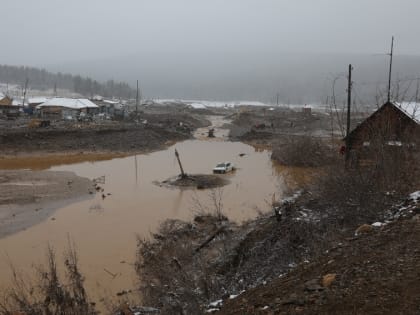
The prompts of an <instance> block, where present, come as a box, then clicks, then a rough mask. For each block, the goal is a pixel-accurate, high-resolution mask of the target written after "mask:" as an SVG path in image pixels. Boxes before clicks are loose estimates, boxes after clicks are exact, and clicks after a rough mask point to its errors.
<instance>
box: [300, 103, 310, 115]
mask: <svg viewBox="0 0 420 315" xmlns="http://www.w3.org/2000/svg"><path fill="white" fill-rule="evenodd" d="M302 113H303V115H304V116H311V115H312V106H310V105H306V104H305V106H303V108H302Z"/></svg>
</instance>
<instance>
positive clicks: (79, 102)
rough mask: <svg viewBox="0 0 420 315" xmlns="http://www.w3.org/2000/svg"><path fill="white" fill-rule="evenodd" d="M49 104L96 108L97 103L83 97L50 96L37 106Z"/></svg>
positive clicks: (75, 107)
mask: <svg viewBox="0 0 420 315" xmlns="http://www.w3.org/2000/svg"><path fill="white" fill-rule="evenodd" d="M49 106H58V107H66V108H71V109H82V108H98V105H96V104H94V103H92V102H91V101H89V100H88V99H85V98H59V97H56V98H52V99H49V100H47V101H46V102H44V103H42V104H40V105H38V106H37V107H39V108H42V107H49Z"/></svg>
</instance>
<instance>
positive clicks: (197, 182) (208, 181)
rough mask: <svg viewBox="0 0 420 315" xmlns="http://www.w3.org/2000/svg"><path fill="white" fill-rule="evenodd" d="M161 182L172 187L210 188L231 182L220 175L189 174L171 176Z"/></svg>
mask: <svg viewBox="0 0 420 315" xmlns="http://www.w3.org/2000/svg"><path fill="white" fill-rule="evenodd" d="M160 184H162V185H167V186H172V187H182V188H197V189H208V188H216V187H222V186H225V185H227V184H229V180H227V179H226V178H223V176H220V175H205V174H194V175H190V174H188V175H186V177H182V176H176V177H173V178H169V179H167V180H165V181H163V182H162V183H160Z"/></svg>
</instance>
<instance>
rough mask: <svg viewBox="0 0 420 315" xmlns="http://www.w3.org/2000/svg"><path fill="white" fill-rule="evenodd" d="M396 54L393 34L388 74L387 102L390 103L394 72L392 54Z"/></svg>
mask: <svg viewBox="0 0 420 315" xmlns="http://www.w3.org/2000/svg"><path fill="white" fill-rule="evenodd" d="M393 54H394V36H392V41H391V53H390V54H389V56H390V59H389V76H388V97H387V102H388V103H389V102H390V101H391V74H392V56H393Z"/></svg>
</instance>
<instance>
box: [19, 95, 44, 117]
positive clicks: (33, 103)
mask: <svg viewBox="0 0 420 315" xmlns="http://www.w3.org/2000/svg"><path fill="white" fill-rule="evenodd" d="M46 101H48V98H47V97H31V98H29V99H28V102H27V103H28V105H27V106H26V107H25V108H24V111H25V112H26V113H28V114H30V115H32V114H33V113H34V112H35V109H36V107H37V106H38V105H41V104H42V103H45V102H46Z"/></svg>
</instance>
